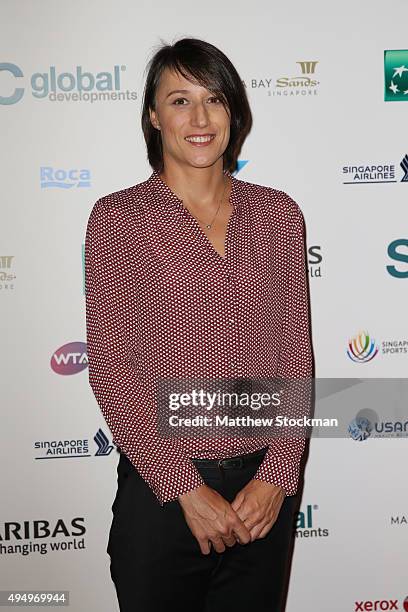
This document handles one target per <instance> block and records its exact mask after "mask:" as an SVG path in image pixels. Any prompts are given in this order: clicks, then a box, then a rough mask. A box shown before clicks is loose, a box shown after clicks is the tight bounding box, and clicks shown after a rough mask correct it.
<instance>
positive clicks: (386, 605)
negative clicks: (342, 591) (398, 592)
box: [354, 597, 408, 611]
mask: <svg viewBox="0 0 408 612" xmlns="http://www.w3.org/2000/svg"><path fill="white" fill-rule="evenodd" d="M402 606H403V607H402V608H400V607H399V606H398V599H376V600H375V601H373V600H371V599H368V600H367V601H356V602H355V608H354V610H355V611H357V610H401V609H402V610H408V598H407V597H406V598H405V599H404V601H403V603H402Z"/></svg>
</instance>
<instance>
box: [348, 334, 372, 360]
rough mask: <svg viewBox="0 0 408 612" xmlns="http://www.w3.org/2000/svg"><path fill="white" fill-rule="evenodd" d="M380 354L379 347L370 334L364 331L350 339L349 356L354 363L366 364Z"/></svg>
mask: <svg viewBox="0 0 408 612" xmlns="http://www.w3.org/2000/svg"><path fill="white" fill-rule="evenodd" d="M377 353H378V346H377V345H376V343H375V340H374V339H373V338H370V336H369V334H368V332H366V331H363V332H360V333H359V334H357V336H354V337H353V338H350V340H349V343H348V349H347V355H348V356H349V357H350V359H351V360H352V361H356V362H357V363H366V362H367V361H371V360H372V359H374V357H375V356H376V355H377Z"/></svg>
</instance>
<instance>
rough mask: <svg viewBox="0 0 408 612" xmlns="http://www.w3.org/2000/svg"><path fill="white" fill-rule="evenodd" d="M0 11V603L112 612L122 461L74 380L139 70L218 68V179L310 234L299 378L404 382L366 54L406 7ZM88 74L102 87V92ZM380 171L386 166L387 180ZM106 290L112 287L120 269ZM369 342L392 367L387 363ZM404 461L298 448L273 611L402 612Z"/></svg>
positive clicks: (401, 197)
mask: <svg viewBox="0 0 408 612" xmlns="http://www.w3.org/2000/svg"><path fill="white" fill-rule="evenodd" d="M1 8H2V10H1V13H2V18H1V26H0V28H1V37H0V46H1V53H0V96H1V99H0V102H1V103H0V120H1V122H2V123H1V152H2V163H1V168H2V181H1V184H2V190H1V193H2V197H1V205H2V214H1V223H0V228H1V229H0V239H1V242H0V244H1V249H0V289H1V292H0V299H1V302H0V303H1V306H2V316H1V319H2V321H3V322H4V327H3V332H2V339H3V343H2V344H3V350H2V352H1V372H2V376H3V380H2V388H1V399H2V413H3V414H2V443H1V445H0V453H1V456H0V459H1V468H2V469H1V481H0V484H1V491H2V502H1V514H0V590H7V589H16V590H17V589H20V590H37V591H38V590H49V589H54V590H67V591H69V592H70V605H71V609H72V610H73V611H75V612H88V611H90V610H99V611H100V612H108V611H109V612H112V611H114V610H118V606H117V600H116V594H115V591H114V585H113V583H112V582H111V578H110V573H109V557H108V555H107V553H106V545H107V537H108V530H109V527H110V522H111V516H112V515H111V504H112V502H113V499H114V495H115V492H116V465H117V460H118V453H117V451H116V449H115V448H112V446H111V444H112V437H111V433H110V431H109V430H108V428H107V426H106V424H105V422H104V420H103V418H102V416H101V413H100V410H99V408H98V405H97V403H96V401H95V399H94V397H93V394H92V391H91V389H90V387H89V384H88V376H87V368H86V345H85V344H84V343H85V342H86V332H85V297H84V286H83V282H84V279H83V251H82V250H83V242H84V237H85V228H86V223H87V219H88V216H89V213H90V210H91V208H92V206H93V204H94V202H95V201H96V199H97V198H99V197H100V196H102V195H105V194H107V193H111V192H113V191H116V190H119V189H122V188H124V187H128V186H130V185H133V184H135V183H138V182H140V181H142V180H144V179H145V178H147V176H148V175H149V174H150V172H151V168H150V166H149V165H148V163H147V161H146V152H145V145H144V140H143V137H142V131H141V128H140V110H141V101H142V87H143V83H144V74H143V71H144V68H145V65H146V63H147V61H148V59H149V58H150V57H151V55H152V53H153V52H154V50H155V47H156V46H157V45H158V44H159V43H160V39H163V40H165V41H166V42H170V43H171V42H173V41H175V40H176V39H178V38H179V37H182V36H194V37H199V38H203V39H205V40H207V41H209V42H211V43H213V44H215V45H217V46H218V47H220V48H221V49H222V50H223V51H224V52H225V53H226V54H227V55H228V56H229V57H230V59H231V60H232V61H233V63H234V64H235V66H236V67H237V69H238V71H239V73H240V75H241V77H242V79H243V80H244V81H245V83H246V85H247V90H248V94H249V99H250V104H251V108H252V111H253V116H254V126H253V129H252V132H251V134H250V135H249V137H248V139H247V141H246V143H245V146H244V149H243V150H242V152H241V155H240V160H241V162H242V163H241V165H242V168H241V170H240V171H239V172H238V173H237V175H236V176H237V178H242V179H243V180H247V181H250V182H255V183H260V184H263V185H269V186H273V187H276V188H278V189H283V190H284V191H286V192H287V193H289V194H290V195H291V196H292V197H293V198H294V199H295V200H296V201H297V202H298V203H299V205H300V207H301V209H302V211H303V213H304V216H305V219H306V225H307V243H308V248H309V250H310V255H309V271H310V276H311V278H310V283H311V299H312V318H313V342H314V350H315V357H316V374H317V375H318V376H320V377H349V378H352V377H368V378H370V377H405V376H406V372H407V369H406V368H407V357H408V349H407V346H408V343H407V338H408V329H407V324H406V321H407V317H406V313H407V284H408V224H407V221H408V215H407V200H408V181H406V180H405V181H403V180H402V179H403V178H404V176H405V175H406V172H407V171H404V170H403V167H402V166H401V165H400V164H401V162H402V161H403V159H404V156H406V155H407V154H408V140H407V118H408V113H407V111H408V105H407V104H404V101H407V102H408V93H407V95H406V96H405V99H404V97H403V94H393V91H392V90H389V89H388V95H389V96H391V95H394V96H396V97H394V99H390V100H388V99H387V100H385V99H384V85H385V82H386V81H385V72H384V51H387V50H404V49H407V48H408V38H407V23H408V5H407V3H406V2H404V1H403V0H398V1H397V0H391V1H390V2H387V3H383V2H379V1H378V0H377V1H375V2H373V1H370V2H368V0H364V1H362V2H357V3H352V2H350V0H343V2H341V3H336V4H332V3H327V2H325V1H324V0H319V1H313V0H312V1H311V2H308V3H303V2H301V1H300V0H296V1H287V2H285V3H283V2H279V3H278V2H270V1H269V2H268V1H266V0H258V1H257V2H255V3H254V2H252V3H251V2H243V1H242V0H235V2H225V3H220V2H217V1H215V0H207V1H206V2H205V3H202V4H197V3H191V2H187V1H186V0H174V1H173V2H169V3H168V2H159V3H157V2H156V3H154V4H150V3H148V2H144V1H143V2H141V1H139V2H137V3H136V2H131V1H130V0H116V2H113V1H111V0H100V1H98V2H96V1H95V0H93V1H88V2H85V3H80V2H79V1H78V0H73V1H71V2H70V3H61V2H55V1H51V0H43V2H41V3H39V2H34V1H28V0H20V1H19V2H13V1H12V0H3V1H2V3H1ZM401 58H402V59H401ZM404 58H405V60H404ZM404 61H405V67H406V68H408V51H405V52H404V51H401V54H400V55H399V56H397V57H394V56H392V54H391V58H390V62H391V64H390V65H392V66H393V68H396V67H398V66H401V65H404ZM77 67H79V68H77ZM115 67H116V68H115ZM78 71H79V72H78ZM302 71H303V72H302ZM101 72H103V73H109V74H108V75H106V74H105V75H104V76H99V77H97V75H98V73H101ZM64 73H65V76H64ZM80 73H82V75H84V73H89V75H88V76H87V77H86V76H82V80H81V78H78V74H79V75H80ZM61 75H62V76H61ZM407 75H408V72H405V71H402V72H401V73H400V74H399V75H398V74H396V76H395V78H394V80H393V86H394V89H395V85H397V86H398V87H399V88H400V91H403V90H404V86H405V89H406V90H407V91H408V77H407ZM101 79H103V82H104V85H105V89H106V86H107V84H109V80H110V81H111V82H112V89H111V90H106V91H105V93H102V92H101V88H103V86H104V85H103V83H102V84H101ZM92 80H94V81H95V83H94V87H93V88H92V82H91V81H92ZM81 83H82V91H80V89H81ZM115 83H116V85H117V88H116V89H115ZM288 83H289V84H288ZM390 84H391V83H388V85H390ZM98 87H99V89H98ZM16 88H17V89H16ZM86 89H89V91H85V90H86ZM101 93H102V99H101ZM92 96H93V99H90V98H91V97H92ZM103 97H104V98H105V99H103ZM397 98H398V99H397ZM399 98H401V99H399ZM244 162H246V163H244ZM405 163H407V162H405ZM361 165H362V166H370V167H374V169H372V171H371V172H370V175H369V176H367V177H366V179H365V182H364V181H362V180H358V177H357V178H356V177H355V176H354V175H355V173H351V174H350V173H347V174H345V173H344V172H343V167H345V166H361ZM379 166H394V172H392V169H391V173H390V172H388V174H386V176H385V178H384V180H385V181H386V182H378V181H379V180H380V179H381V176H379V175H378V171H379ZM360 178H361V177H360ZM350 181H351V182H352V184H345V183H346V182H347V183H349V182H350ZM370 181H371V182H370ZM372 181H374V183H373V182H372ZM357 183H360V184H357ZM395 241H397V242H395ZM389 245H391V246H389ZM316 254H317V256H316ZM387 266H389V268H387ZM112 277H113V278H116V281H117V282H118V283H119V282H120V272H119V271H118V270H112ZM362 331H365V332H366V333H368V334H369V335H370V338H371V339H374V340H375V342H376V345H377V346H378V347H379V352H378V354H377V355H376V356H375V358H373V359H370V360H367V361H366V362H365V363H359V362H354V361H352V360H351V359H350V358H349V357H348V356H347V354H346V350H347V346H348V341H349V339H350V338H353V337H355V336H356V335H357V334H358V333H361V332H362ZM385 342H394V343H395V342H398V344H397V345H395V346H397V347H398V350H394V351H393V352H388V353H384V352H383V347H384V346H385V345H384V344H383V343H385ZM71 343H72V344H71ZM67 345H68V346H67ZM95 436H96V438H95ZM48 447H50V448H48ZM50 449H51V450H50ZM97 452H98V453H99V454H96V453H97ZM406 465H407V438H406V437H401V438H400V439H376V440H374V439H370V440H366V441H364V442H357V441H354V440H352V439H351V438H349V439H339V440H327V439H326V440H312V443H311V449H310V455H309V460H308V464H307V467H306V472H305V487H304V492H303V498H302V505H301V511H302V513H303V515H304V523H303V524H302V525H303V526H300V527H299V530H298V537H297V539H296V547H295V552H294V559H293V565H292V575H291V582H290V588H289V596H288V603H287V610H288V611H289V612H297V611H300V610H311V611H317V610H318V611H320V610H321V611H323V610H328V609H329V610H331V611H332V612H348V611H352V610H358V609H367V610H371V609H372V610H374V609H382V610H386V609H398V610H404V609H405V610H408V601H407V602H405V608H404V599H405V598H406V597H407V596H408V576H407V563H406V550H407V534H408V489H407V476H406ZM303 515H300V517H299V525H300V523H301V519H302V516H303ZM41 547H42V548H41ZM376 601H377V602H378V603H377V604H375V602H376ZM370 602H372V603H370ZM370 606H371V607H370ZM5 609H12V607H7V608H5Z"/></svg>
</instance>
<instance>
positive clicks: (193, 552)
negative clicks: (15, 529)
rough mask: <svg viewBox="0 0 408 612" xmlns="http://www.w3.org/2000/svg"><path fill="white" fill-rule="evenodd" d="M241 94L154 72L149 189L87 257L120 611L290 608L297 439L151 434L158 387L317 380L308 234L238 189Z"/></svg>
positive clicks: (230, 81)
mask: <svg viewBox="0 0 408 612" xmlns="http://www.w3.org/2000/svg"><path fill="white" fill-rule="evenodd" d="M251 122H252V119H251V112H250V109H249V105H248V101H247V97H246V93H245V88H244V86H243V84H242V81H241V79H240V77H239V75H238V73H237V71H236V70H235V68H234V66H233V65H232V64H231V62H230V61H229V60H228V58H227V57H226V56H225V55H224V54H223V53H222V52H221V51H220V50H219V49H217V48H216V47H214V46H213V45H211V44H209V43H207V42H204V41H201V40H198V39H191V38H190V39H182V40H179V41H178V42H176V43H175V44H173V45H164V46H162V47H161V48H160V49H159V50H158V51H157V52H156V54H155V55H154V57H153V58H152V60H151V61H150V65H149V72H148V75H147V79H146V85H145V91H144V102H143V115H142V128H143V133H144V137H145V141H146V145H147V152H148V159H149V162H150V164H151V166H152V168H153V173H152V174H151V176H150V177H149V178H148V179H146V180H145V181H143V182H141V183H139V184H136V185H134V186H132V187H129V188H127V189H123V190H121V191H118V192H115V193H112V194H109V195H106V196H104V197H102V198H100V199H99V200H98V201H97V202H96V203H95V205H94V207H93V209H92V211H91V214H90V217H89V220H88V226H87V232H86V243H85V266H86V314H87V339H88V359H89V381H90V385H91V387H92V390H93V392H94V394H95V397H96V399H97V401H98V404H99V406H100V408H101V411H102V413H103V416H104V417H105V419H106V422H107V424H108V426H109V427H110V429H111V431H112V434H113V439H114V442H115V443H116V444H117V445H118V446H119V447H120V450H121V455H120V460H119V464H118V491H117V495H116V498H115V501H114V504H113V506H112V511H113V521H112V526H111V530H110V534H109V543H108V552H109V555H110V557H111V575H112V579H113V581H114V583H115V586H116V590H117V595H118V600H119V604H120V609H121V611H122V612H123V611H125V612H130V611H134V610H138V611H140V612H142V611H146V612H147V611H149V612H161V611H162V610H163V611H164V610H168V609H173V608H174V609H178V610H179V611H180V610H189V611H191V610H195V611H200V610H205V611H206V612H218V611H220V610H234V611H235V612H239V611H241V610H247V609H248V606H249V605H251V606H253V607H254V609H256V610H257V611H258V612H261V611H263V610H265V611H266V610H268V611H270V612H272V611H277V610H281V609H282V607H281V606H282V598H283V591H284V581H285V576H286V564H287V559H288V551H289V547H290V542H291V537H292V532H293V527H292V523H293V512H294V507H295V506H294V504H295V501H296V496H295V494H296V491H297V486H298V479H299V464H300V459H301V456H302V453H303V450H304V439H303V440H302V439H295V440H293V439H280V438H276V437H273V436H270V437H269V438H268V437H266V436H265V435H256V432H255V433H254V434H253V435H243V436H239V435H238V436H234V435H223V436H217V435H214V434H213V435H207V436H206V435H204V436H200V435H198V434H197V435H187V433H186V431H184V434H185V435H183V436H180V435H176V434H173V435H171V432H170V433H168V432H167V434H165V435H159V431H158V428H157V419H158V404H157V403H156V401H157V400H156V392H157V390H158V384H159V380H164V379H165V378H169V377H170V378H171V377H173V378H174V379H177V380H181V379H184V380H187V381H188V380H191V378H192V377H208V378H213V377H220V378H221V379H231V378H235V380H236V379H237V378H238V379H239V378H240V377H259V376H261V377H279V378H290V377H292V378H305V379H307V378H309V377H310V376H311V374H312V348H311V341H310V329H309V306H308V290H307V273H306V264H305V254H304V224H303V217H302V214H301V211H300V209H299V206H298V205H297V204H296V203H295V202H294V201H293V200H292V199H291V198H290V197H289V196H288V195H287V194H286V193H284V192H282V191H278V190H276V189H273V188H272V187H264V186H260V185H256V184H253V183H249V182H245V181H241V180H238V179H236V178H235V177H234V176H233V175H232V172H233V171H234V170H235V168H236V162H237V156H238V153H239V150H240V148H241V145H242V143H243V141H244V139H245V137H246V135H247V134H248V132H249V130H250V127H251Z"/></svg>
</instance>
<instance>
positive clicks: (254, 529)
mask: <svg viewBox="0 0 408 612" xmlns="http://www.w3.org/2000/svg"><path fill="white" fill-rule="evenodd" d="M264 526H265V524H264V523H258V524H257V525H255V527H252V529H251V530H250V534H251V542H253V541H254V540H256V539H258V537H259V534H260V533H261V531H262V530H263V528H264Z"/></svg>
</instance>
